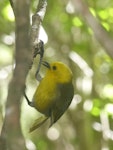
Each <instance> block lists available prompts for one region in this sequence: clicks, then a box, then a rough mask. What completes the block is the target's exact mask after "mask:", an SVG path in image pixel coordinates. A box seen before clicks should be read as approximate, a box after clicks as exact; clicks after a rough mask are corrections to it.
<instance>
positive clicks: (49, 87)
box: [24, 61, 74, 132]
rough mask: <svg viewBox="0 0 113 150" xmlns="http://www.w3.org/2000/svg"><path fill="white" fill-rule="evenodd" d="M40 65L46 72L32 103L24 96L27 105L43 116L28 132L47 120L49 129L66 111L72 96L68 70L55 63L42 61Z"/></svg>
mask: <svg viewBox="0 0 113 150" xmlns="http://www.w3.org/2000/svg"><path fill="white" fill-rule="evenodd" d="M42 64H43V65H44V66H45V67H46V68H47V71H46V73H45V76H44V77H43V78H42V80H41V81H40V83H39V85H38V87H37V88H36V91H35V93H34V96H33V99H32V101H30V100H29V99H28V97H27V95H26V94H24V96H25V98H26V100H27V102H28V105H30V106H31V107H34V108H35V109H36V110H37V111H38V112H40V113H42V114H43V115H44V116H41V117H40V118H38V119H37V120H36V121H35V123H34V124H33V126H32V127H31V128H30V132H32V131H34V130H35V129H37V128H38V127H39V126H41V125H42V124H43V123H44V122H45V121H46V120H47V119H48V118H50V127H51V126H52V125H53V124H54V123H56V122H57V120H59V118H60V117H61V116H62V115H63V114H64V112H65V111H66V110H67V109H68V107H69V105H70V104H71V101H72V99H73V96H74V87H73V84H72V79H73V74H72V71H71V70H70V68H69V67H68V66H67V65H65V64H64V63H62V62H57V61H56V62H52V63H48V62H46V61H43V62H42Z"/></svg>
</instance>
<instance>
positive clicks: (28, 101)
mask: <svg viewBox="0 0 113 150" xmlns="http://www.w3.org/2000/svg"><path fill="white" fill-rule="evenodd" d="M24 97H25V98H26V100H27V103H28V105H29V106H31V107H34V104H33V102H31V101H30V100H29V99H28V97H27V95H26V93H25V92H24Z"/></svg>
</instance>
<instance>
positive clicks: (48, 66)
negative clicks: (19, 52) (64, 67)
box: [42, 61, 51, 69]
mask: <svg viewBox="0 0 113 150" xmlns="http://www.w3.org/2000/svg"><path fill="white" fill-rule="evenodd" d="M42 65H44V66H45V67H47V68H48V69H50V68H51V67H50V64H49V63H48V62H47V61H42Z"/></svg>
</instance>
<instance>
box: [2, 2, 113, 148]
mask: <svg viewBox="0 0 113 150" xmlns="http://www.w3.org/2000/svg"><path fill="white" fill-rule="evenodd" d="M87 4H88V7H89V10H90V12H91V13H92V14H93V16H95V17H96V18H97V19H98V21H99V22H100V24H101V25H102V26H103V28H104V29H105V30H106V31H107V32H108V34H109V36H110V38H112V37H113V1H112V0H104V1H103V0H95V1H93V0H88V1H87ZM36 5H37V0H32V4H31V6H32V7H31V16H32V14H33V12H34V11H35V9H36ZM0 10H1V16H0V130H1V128H2V123H3V117H4V105H5V102H6V97H7V91H8V84H9V81H10V79H11V77H12V71H13V68H14V65H15V60H14V55H15V51H14V50H15V33H14V30H15V29H14V28H15V24H14V16H13V12H12V9H11V7H10V4H9V3H8V1H6V0H4V1H0ZM40 39H41V40H43V41H44V43H45V53H44V60H46V61H48V62H52V61H56V60H57V61H62V62H64V63H66V64H67V65H68V66H69V67H70V68H71V70H72V72H73V85H74V88H75V95H74V98H73V101H72V103H71V105H70V107H69V109H68V111H66V113H65V114H64V115H63V116H62V117H61V119H60V120H59V121H58V122H57V123H55V124H54V125H53V126H52V127H51V128H49V129H48V126H49V122H46V123H45V124H44V125H43V126H41V127H40V128H39V129H38V130H36V131H35V132H33V133H31V134H30V133H29V128H30V126H31V125H32V124H33V122H34V120H35V119H37V118H38V117H39V116H41V114H40V113H38V112H37V111H36V110H34V109H33V108H30V107H29V106H28V105H27V103H26V101H25V99H23V101H22V107H21V126H22V131H23V134H24V137H25V139H26V145H27V148H28V149H29V150H113V61H112V59H111V57H110V56H109V55H108V54H107V53H106V52H105V48H104V47H102V46H101V45H100V44H99V42H98V40H97V39H96V38H95V36H94V33H93V31H92V29H91V28H90V27H89V26H88V25H87V24H86V22H85V21H84V19H83V16H82V15H79V14H78V13H75V10H74V7H73V5H72V3H71V1H69V0H62V1H61V0H57V1H53V0H48V6H47V11H46V15H45V18H44V21H43V23H42V27H41V30H40ZM38 60H39V57H38V56H37V58H36V59H35V62H34V66H33V68H32V70H30V73H29V75H28V77H27V81H26V85H27V95H28V97H29V99H32V96H33V93H34V91H35V89H36V87H37V85H38V84H39V83H38V81H36V79H35V77H34V75H35V71H36V67H37V63H38ZM45 71H46V70H45V68H43V66H42V67H41V71H40V74H41V76H44V73H45Z"/></svg>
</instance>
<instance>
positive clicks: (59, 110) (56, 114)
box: [50, 83, 74, 126]
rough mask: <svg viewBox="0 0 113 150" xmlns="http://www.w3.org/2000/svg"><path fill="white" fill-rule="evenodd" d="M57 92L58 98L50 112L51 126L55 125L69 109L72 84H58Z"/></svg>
mask: <svg viewBox="0 0 113 150" xmlns="http://www.w3.org/2000/svg"><path fill="white" fill-rule="evenodd" d="M58 90H59V92H60V94H59V97H58V98H57V99H56V100H55V103H54V106H53V107H52V110H51V124H50V126H51V125H52V124H53V123H55V122H56V121H57V120H58V119H59V118H60V117H61V116H62V115H63V114H64V112H65V111H66V110H67V108H68V107H69V105H70V103H71V101H72V98H73V95H74V88H73V85H72V83H67V84H59V85H58Z"/></svg>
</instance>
